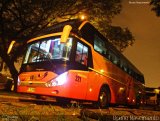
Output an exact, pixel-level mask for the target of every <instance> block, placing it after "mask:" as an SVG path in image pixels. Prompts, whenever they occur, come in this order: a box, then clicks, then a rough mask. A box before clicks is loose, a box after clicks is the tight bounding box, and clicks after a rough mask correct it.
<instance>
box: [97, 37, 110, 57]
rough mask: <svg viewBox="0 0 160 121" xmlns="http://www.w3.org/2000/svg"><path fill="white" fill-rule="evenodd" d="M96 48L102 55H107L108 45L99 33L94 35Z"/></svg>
mask: <svg viewBox="0 0 160 121" xmlns="http://www.w3.org/2000/svg"><path fill="white" fill-rule="evenodd" d="M94 49H95V50H96V51H97V52H99V53H100V54H102V55H106V51H107V49H106V46H105V42H104V40H102V39H101V38H100V37H98V36H97V35H95V36H94Z"/></svg>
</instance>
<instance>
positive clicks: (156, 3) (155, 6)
mask: <svg viewBox="0 0 160 121" xmlns="http://www.w3.org/2000/svg"><path fill="white" fill-rule="evenodd" d="M150 4H151V5H152V9H151V10H152V11H154V12H155V13H156V15H157V16H160V0H151V2H150Z"/></svg>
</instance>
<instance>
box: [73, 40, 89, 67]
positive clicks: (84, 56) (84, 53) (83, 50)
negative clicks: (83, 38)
mask: <svg viewBox="0 0 160 121" xmlns="http://www.w3.org/2000/svg"><path fill="white" fill-rule="evenodd" d="M75 61H76V62H79V63H81V64H83V65H86V66H87V63H88V47H86V46H85V45H83V44H81V43H80V42H78V43H77V50H76V58H75Z"/></svg>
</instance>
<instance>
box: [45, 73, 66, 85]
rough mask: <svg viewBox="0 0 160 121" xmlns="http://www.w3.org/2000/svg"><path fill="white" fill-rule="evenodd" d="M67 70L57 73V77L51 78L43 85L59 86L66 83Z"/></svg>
mask: <svg viewBox="0 0 160 121" xmlns="http://www.w3.org/2000/svg"><path fill="white" fill-rule="evenodd" d="M67 74H68V73H67V72H65V73H63V74H61V75H59V76H58V77H56V78H54V79H52V80H51V81H49V82H47V83H46V84H45V85H46V86H47V87H54V86H60V85H63V84H65V83H66V81H67Z"/></svg>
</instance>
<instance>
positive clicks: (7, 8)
mask: <svg viewBox="0 0 160 121" xmlns="http://www.w3.org/2000/svg"><path fill="white" fill-rule="evenodd" d="M120 11H121V0H87V1H86V0H0V57H1V58H2V59H3V61H4V62H5V63H6V65H7V66H8V67H9V70H10V72H11V74H12V77H13V78H14V79H15V80H16V78H17V75H18V71H17V70H16V69H15V66H14V61H15V60H16V58H17V56H19V55H20V54H21V53H22V52H23V50H24V49H23V48H24V47H25V44H26V41H27V40H28V39H30V38H31V37H32V36H33V35H36V34H37V32H39V31H41V30H43V29H45V28H46V27H48V26H52V25H54V24H55V23H57V22H61V21H64V20H68V19H75V18H79V16H81V15H82V14H83V15H86V17H87V20H88V21H90V22H91V23H92V24H93V25H94V26H95V27H96V28H98V29H99V31H100V32H101V33H102V34H103V35H104V36H107V37H108V38H109V40H110V41H111V42H112V43H113V44H114V45H115V46H116V47H117V48H118V49H120V50H123V49H124V48H126V47H127V46H128V45H132V43H133V41H134V38H133V36H132V34H131V32H130V31H129V29H128V28H124V29H123V28H121V27H114V26H112V25H111V22H112V18H113V17H114V16H115V15H117V14H119V13H120ZM12 40H15V41H16V42H17V43H18V44H16V45H15V46H14V51H12V53H11V54H10V55H8V54H7V49H8V46H9V44H10V42H11V41H12Z"/></svg>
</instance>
